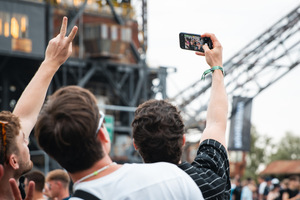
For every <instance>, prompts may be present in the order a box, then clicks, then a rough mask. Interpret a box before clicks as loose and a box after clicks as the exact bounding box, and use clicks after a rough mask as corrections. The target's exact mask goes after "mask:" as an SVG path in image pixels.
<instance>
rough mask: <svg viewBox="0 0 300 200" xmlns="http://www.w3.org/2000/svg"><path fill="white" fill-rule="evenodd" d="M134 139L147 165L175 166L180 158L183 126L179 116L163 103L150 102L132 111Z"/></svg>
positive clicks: (165, 102) (171, 106)
mask: <svg viewBox="0 0 300 200" xmlns="http://www.w3.org/2000/svg"><path fill="white" fill-rule="evenodd" d="M131 125H132V127H133V139H134V143H135V145H136V147H137V148H138V151H139V153H140V154H141V156H142V157H143V159H144V162H146V163H153V162H160V161H165V162H170V163H174V164H178V162H179V161H180V158H181V155H182V145H183V134H184V124H183V120H182V118H181V115H180V112H179V111H178V110H177V108H176V107H175V106H173V105H172V104H170V103H168V102H167V101H165V100H149V101H146V102H145V103H143V104H141V105H140V106H139V107H138V108H137V110H136V111H135V116H134V120H133V122H132V124H131Z"/></svg>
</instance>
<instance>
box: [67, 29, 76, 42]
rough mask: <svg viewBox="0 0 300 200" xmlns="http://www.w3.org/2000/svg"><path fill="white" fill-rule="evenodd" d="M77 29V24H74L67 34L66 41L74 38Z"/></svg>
mask: <svg viewBox="0 0 300 200" xmlns="http://www.w3.org/2000/svg"><path fill="white" fill-rule="evenodd" d="M77 30H78V27H77V26H74V27H73V29H72V31H71V33H70V34H69V36H68V42H72V41H73V39H74V38H75V35H76V33H77Z"/></svg>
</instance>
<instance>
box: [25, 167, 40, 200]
mask: <svg viewBox="0 0 300 200" xmlns="http://www.w3.org/2000/svg"><path fill="white" fill-rule="evenodd" d="M24 178H25V179H24V186H25V187H24V190H25V193H26V195H27V194H28V193H29V182H30V181H33V182H34V183H35V189H34V192H33V198H32V200H45V198H44V195H43V189H44V185H45V175H44V174H43V173H42V172H40V171H37V170H34V171H30V172H28V173H27V174H25V175H24Z"/></svg>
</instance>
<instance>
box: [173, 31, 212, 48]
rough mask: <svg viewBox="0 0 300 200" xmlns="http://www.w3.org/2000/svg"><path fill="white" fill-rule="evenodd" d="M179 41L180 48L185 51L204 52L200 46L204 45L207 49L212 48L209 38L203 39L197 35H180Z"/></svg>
mask: <svg viewBox="0 0 300 200" xmlns="http://www.w3.org/2000/svg"><path fill="white" fill-rule="evenodd" d="M179 40H180V41H179V42H180V47H181V48H182V49H186V50H192V51H201V52H204V50H203V48H202V45H204V44H205V43H207V44H208V46H209V48H212V43H211V40H210V38H206V37H204V38H203V37H201V36H200V35H197V34H190V33H180V34H179Z"/></svg>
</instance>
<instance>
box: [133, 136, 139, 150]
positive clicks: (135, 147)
mask: <svg viewBox="0 0 300 200" xmlns="http://www.w3.org/2000/svg"><path fill="white" fill-rule="evenodd" d="M132 144H133V146H134V149H135V150H138V148H137V146H136V144H135V142H134V139H132Z"/></svg>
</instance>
